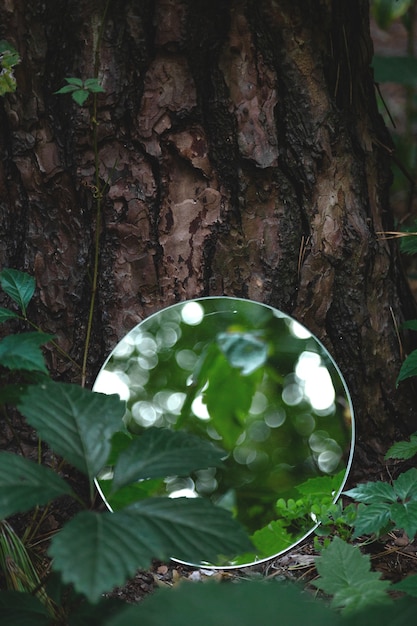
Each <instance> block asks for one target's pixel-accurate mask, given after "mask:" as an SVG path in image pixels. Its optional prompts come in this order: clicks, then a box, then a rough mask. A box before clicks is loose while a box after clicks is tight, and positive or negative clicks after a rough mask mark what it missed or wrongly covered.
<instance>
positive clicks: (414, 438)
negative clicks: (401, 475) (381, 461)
mask: <svg viewBox="0 0 417 626" xmlns="http://www.w3.org/2000/svg"><path fill="white" fill-rule="evenodd" d="M415 454H417V433H413V434H412V435H411V437H410V440H409V441H397V442H396V443H394V444H393V445H392V446H391V447H390V449H389V450H388V452H387V453H386V455H385V457H384V458H385V459H404V460H406V459H411V458H412V457H413V456H414V455H415Z"/></svg>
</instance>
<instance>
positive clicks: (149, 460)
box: [112, 422, 225, 491]
mask: <svg viewBox="0 0 417 626" xmlns="http://www.w3.org/2000/svg"><path fill="white" fill-rule="evenodd" d="M119 428H120V422H119ZM179 451H182V452H183V454H182V455H180V454H179ZM224 455H225V452H224V450H221V449H220V448H217V447H216V446H214V445H213V444H212V443H210V442H208V441H204V440H203V439H200V438H199V437H195V436H193V435H187V434H185V433H183V432H170V431H168V430H165V429H161V428H148V429H146V430H145V432H144V433H143V434H142V435H141V437H140V438H139V439H137V438H135V439H134V440H133V441H132V443H131V445H130V446H129V447H128V448H127V449H124V450H123V451H121V453H120V455H119V456H118V458H117V463H116V465H115V468H114V477H113V481H112V489H113V491H117V490H118V489H120V488H121V487H124V486H126V485H128V484H129V483H133V482H135V481H138V480H143V479H147V478H158V477H160V476H168V475H179V476H182V475H184V476H185V475H187V474H189V473H190V472H192V471H193V470H196V469H203V468H205V467H221V466H222V465H223V462H222V459H223V458H224ZM202 463H203V465H202Z"/></svg>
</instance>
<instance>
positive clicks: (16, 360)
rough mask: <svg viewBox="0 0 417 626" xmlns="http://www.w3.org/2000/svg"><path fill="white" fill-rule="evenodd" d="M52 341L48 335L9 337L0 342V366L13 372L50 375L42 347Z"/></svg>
mask: <svg viewBox="0 0 417 626" xmlns="http://www.w3.org/2000/svg"><path fill="white" fill-rule="evenodd" d="M50 339H52V335H47V334H46V333H41V332H34V333H21V334H20V335H9V336H7V337H5V338H4V339H2V340H1V341H0V365H2V366H3V367H7V368H8V369H11V370H25V371H28V372H42V373H43V374H48V370H47V369H46V365H45V362H44V359H43V355H42V352H41V350H40V346H42V345H43V344H45V343H47V342H48V341H50Z"/></svg>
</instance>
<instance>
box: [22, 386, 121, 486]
mask: <svg viewBox="0 0 417 626" xmlns="http://www.w3.org/2000/svg"><path fill="white" fill-rule="evenodd" d="M18 408H19V410H20V411H21V412H22V413H23V415H24V416H25V417H26V419H27V421H28V422H29V424H31V426H33V427H34V428H36V430H37V431H38V433H39V435H40V437H41V438H42V439H43V440H45V441H46V442H47V443H48V444H49V445H50V446H51V448H52V449H53V450H54V451H55V452H57V453H58V454H59V455H61V456H62V457H64V459H66V460H67V461H68V462H69V463H71V464H72V465H74V466H75V467H76V468H78V469H79V470H80V471H81V472H84V473H85V474H86V475H87V476H88V477H89V478H90V480H92V479H93V478H94V477H95V476H96V475H97V474H98V472H99V471H100V470H101V469H102V468H103V466H104V465H105V463H106V461H107V458H108V456H109V453H110V448H111V443H110V440H111V437H112V435H113V434H114V433H115V432H116V431H118V430H119V429H120V427H121V424H122V421H121V420H122V417H123V414H124V411H125V405H124V402H122V401H121V400H120V398H119V396H117V395H111V396H108V395H105V394H101V393H94V392H92V391H89V390H88V389H82V388H81V387H79V386H78V385H70V384H67V383H56V382H53V381H48V382H47V383H44V384H42V385H31V386H30V387H28V389H27V391H26V392H25V393H24V394H23V396H22V398H21V400H20V402H19V405H18Z"/></svg>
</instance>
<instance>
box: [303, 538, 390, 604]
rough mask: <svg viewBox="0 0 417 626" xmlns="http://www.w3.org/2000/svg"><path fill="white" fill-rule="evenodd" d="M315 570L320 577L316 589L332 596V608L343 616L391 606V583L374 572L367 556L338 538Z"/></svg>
mask: <svg viewBox="0 0 417 626" xmlns="http://www.w3.org/2000/svg"><path fill="white" fill-rule="evenodd" d="M316 568H317V571H318V573H319V575H320V577H319V579H318V580H317V581H315V582H313V585H314V586H315V587H317V588H318V589H321V590H322V591H324V592H325V593H327V594H329V595H332V596H333V599H332V602H331V605H332V606H333V607H338V608H342V613H343V614H347V613H352V612H354V611H359V610H360V609H363V608H364V607H367V606H371V605H373V604H378V603H381V602H384V603H385V602H389V596H388V595H387V593H386V591H387V589H388V587H389V586H390V583H389V582H388V581H383V580H380V578H379V574H377V573H376V572H371V565H370V558H369V556H368V555H363V554H361V552H360V550H359V548H357V547H355V546H352V545H349V544H348V543H346V542H345V541H342V539H339V537H335V538H334V539H333V541H332V543H331V544H330V546H329V547H328V548H325V549H324V550H323V552H322V556H321V557H319V558H317V559H316Z"/></svg>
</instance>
